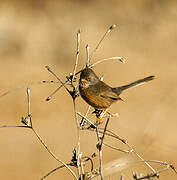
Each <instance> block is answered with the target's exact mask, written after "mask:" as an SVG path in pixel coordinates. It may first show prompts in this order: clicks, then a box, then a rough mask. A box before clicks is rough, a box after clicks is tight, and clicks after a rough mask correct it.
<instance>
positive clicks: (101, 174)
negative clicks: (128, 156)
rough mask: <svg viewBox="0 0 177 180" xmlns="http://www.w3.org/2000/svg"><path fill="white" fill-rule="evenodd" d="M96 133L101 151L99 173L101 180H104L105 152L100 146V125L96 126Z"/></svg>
mask: <svg viewBox="0 0 177 180" xmlns="http://www.w3.org/2000/svg"><path fill="white" fill-rule="evenodd" d="M96 135H97V140H98V143H97V148H98V151H99V174H100V177H101V180H104V176H103V152H102V148H100V147H101V146H100V145H101V138H100V136H99V132H98V125H97V126H96Z"/></svg>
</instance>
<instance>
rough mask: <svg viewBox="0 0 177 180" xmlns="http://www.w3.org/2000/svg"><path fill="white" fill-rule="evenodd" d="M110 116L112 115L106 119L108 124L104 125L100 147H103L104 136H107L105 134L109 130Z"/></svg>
mask: <svg viewBox="0 0 177 180" xmlns="http://www.w3.org/2000/svg"><path fill="white" fill-rule="evenodd" d="M110 117H111V116H109V117H108V118H107V120H106V124H105V127H104V131H103V135H102V137H101V142H100V148H102V144H103V141H104V137H105V134H106V130H107V127H108V123H109V120H110Z"/></svg>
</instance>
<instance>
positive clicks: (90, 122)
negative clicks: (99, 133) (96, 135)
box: [77, 112, 96, 128]
mask: <svg viewBox="0 0 177 180" xmlns="http://www.w3.org/2000/svg"><path fill="white" fill-rule="evenodd" d="M77 114H78V115H79V116H81V117H82V118H84V119H85V120H86V121H87V122H88V123H89V124H91V125H92V126H93V127H95V128H96V126H95V124H94V123H93V122H92V121H90V120H89V119H88V118H87V117H86V116H84V115H82V114H81V113H80V112H77Z"/></svg>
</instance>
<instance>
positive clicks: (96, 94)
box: [79, 68, 154, 110]
mask: <svg viewBox="0 0 177 180" xmlns="http://www.w3.org/2000/svg"><path fill="white" fill-rule="evenodd" d="M153 79H154V76H148V77H145V78H143V79H139V80H137V81H134V82H132V83H130V84H127V85H124V86H119V87H115V88H112V87H110V86H109V85H107V84H106V83H104V82H103V81H100V79H99V78H98V76H97V75H96V74H95V73H94V71H93V70H92V69H90V68H85V69H84V70H83V71H82V72H81V74H80V80H79V91H80V94H81V97H82V98H83V99H84V100H85V101H86V102H87V103H88V104H89V105H91V106H92V107H94V108H95V109H102V110H104V109H107V108H109V107H110V106H111V104H112V103H114V102H116V101H117V100H121V98H120V97H119V95H120V94H121V93H122V92H123V91H124V90H126V89H128V88H131V87H134V86H137V85H140V84H143V83H145V82H148V81H151V80H153Z"/></svg>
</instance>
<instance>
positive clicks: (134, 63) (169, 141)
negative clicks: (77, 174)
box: [0, 0, 177, 180]
mask: <svg viewBox="0 0 177 180" xmlns="http://www.w3.org/2000/svg"><path fill="white" fill-rule="evenodd" d="M176 6H177V2H176V1H175V0H171V1H166V0H156V1H153V0H141V1H138V0H136V1H130V0H126V1H116V0H110V1H106V0H105V1H101V0H98V1H93V0H90V1H88V0H87V1H81V0H80V1H79V0H77V1H69V0H63V1H57V0H53V1H47V0H43V1H42V0H38V1H35V0H26V1H22V0H21V1H20V0H19V1H18V0H14V1H10V0H9V1H5V2H3V1H1V2H0V66H1V71H0V93H3V92H5V91H6V90H9V89H12V88H14V87H16V86H18V85H23V84H27V83H29V82H32V81H38V80H44V79H45V80H48V79H54V78H53V77H52V76H51V75H50V74H49V73H48V72H47V71H46V70H45V68H44V66H45V65H49V66H51V67H52V68H53V70H54V71H55V72H57V74H58V75H59V76H60V77H61V78H62V79H64V78H65V75H67V74H68V73H69V72H71V71H72V69H73V63H74V55H75V49H76V32H77V30H78V29H79V28H81V30H82V34H81V40H82V42H81V46H82V48H81V55H80V61H79V63H80V64H79V67H82V65H83V64H84V63H85V59H86V55H85V46H86V44H87V43H88V44H90V45H91V48H93V47H94V46H95V45H96V43H97V42H98V40H99V38H100V37H101V35H102V34H103V33H104V32H105V30H106V29H107V28H108V27H109V26H110V25H112V24H117V25H118V28H117V29H116V30H114V32H112V33H111V34H110V36H109V37H108V38H107V39H106V40H105V41H104V43H103V44H102V46H101V48H100V49H99V50H98V51H97V53H96V54H95V56H94V58H93V59H92V60H93V61H96V60H99V59H101V58H106V57H112V56H123V57H125V58H126V60H127V63H126V64H119V63H115V62H106V63H104V64H100V65H98V66H97V67H95V68H94V69H95V71H96V73H97V74H98V75H100V76H101V75H102V74H104V76H105V78H104V81H105V82H107V83H109V84H110V85H112V86H116V85H123V84H125V83H127V82H131V81H133V80H136V79H138V78H141V77H144V76H147V75H156V77H157V78H156V80H154V81H153V82H150V83H149V84H146V85H144V86H141V87H137V88H134V89H131V90H129V91H127V92H125V93H124V94H123V95H122V98H123V99H124V100H125V102H118V103H116V104H114V105H113V106H112V108H111V111H112V112H118V113H119V114H120V118H113V119H112V121H111V122H110V124H109V128H110V129H112V130H114V131H115V132H117V133H118V134H119V135H121V136H123V137H124V138H126V139H128V141H129V143H130V144H132V145H134V147H136V150H137V151H138V152H140V154H143V157H144V158H145V159H160V160H163V161H168V162H171V163H173V164H174V165H176V166H177V120H176V117H177V111H176V107H177V104H176V103H177V90H176V89H177V78H176V77H177V52H176V47H177V32H176V30H177V22H176V19H177V11H176ZM55 88H56V85H36V86H34V87H33V88H32V90H31V93H32V95H31V96H32V97H31V101H32V102H31V105H32V116H33V123H34V126H35V128H36V129H37V131H38V133H39V134H40V135H41V136H42V137H43V139H44V140H45V141H46V143H47V144H48V145H49V147H50V148H51V150H52V151H54V152H55V153H56V155H58V157H60V158H61V159H62V160H64V161H66V162H68V161H70V159H71V155H72V154H71V153H72V149H73V147H74V146H75V144H76V125H75V121H74V119H73V107H72V101H71V99H70V97H69V96H68V94H67V93H66V92H65V91H64V89H62V90H61V91H60V92H59V93H57V94H56V95H55V97H54V98H53V99H52V101H50V102H46V101H45V98H46V97H47V96H48V95H49V94H50V93H51V92H52V91H53V90H54V89H55ZM77 102H78V108H79V110H80V111H81V112H84V109H85V107H86V104H85V102H83V101H82V100H81V99H78V100H77ZM26 109H27V103H26V91H25V89H23V90H20V91H17V92H16V93H14V94H9V95H8V96H5V97H3V98H1V99H0V124H1V125H4V124H6V125H8V124H19V122H20V118H21V116H22V115H25V114H26ZM109 141H110V140H109ZM95 142H96V138H95V136H93V135H92V134H91V133H89V132H84V133H83V136H82V140H81V150H82V152H84V153H85V155H90V154H91V153H92V152H93V151H96V148H95ZM112 144H114V145H117V146H120V144H119V143H116V142H112ZM0 148H1V153H0V159H1V162H0V179H3V180H10V179H13V180H21V179H25V180H31V179H39V178H40V177H42V176H43V175H44V174H45V173H46V172H48V171H49V170H51V169H52V168H55V167H56V166H57V162H56V161H55V160H54V159H52V157H50V155H49V154H48V153H47V152H46V151H45V149H44V148H43V147H42V146H41V144H40V143H39V142H38V140H37V139H36V137H35V136H34V135H33V134H32V132H31V131H30V130H28V129H15V128H12V129H0ZM103 153H104V163H107V162H111V161H113V160H114V159H119V158H121V157H122V156H125V155H124V154H121V153H119V152H116V151H113V150H110V149H108V148H105V149H104V151H103ZM134 170H135V171H137V172H142V173H145V172H148V171H147V168H145V167H144V166H135V167H131V168H130V169H129V170H125V171H123V174H125V175H127V176H128V174H131V173H132V171H134ZM117 175H120V174H119V172H118V173H116V174H114V175H112V174H111V175H109V177H113V179H116V176H117ZM64 178H65V179H71V176H70V174H68V173H67V171H66V170H64V169H63V171H60V172H59V171H58V172H57V173H55V174H53V175H52V176H51V177H50V178H48V179H51V180H52V179H64ZM176 178H177V177H176V176H175V174H174V173H173V172H170V171H168V172H166V173H163V174H162V175H161V179H162V180H164V179H170V180H173V179H176Z"/></svg>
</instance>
